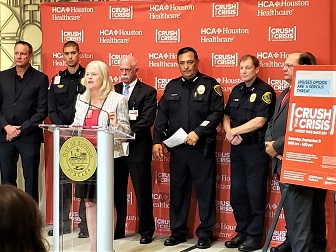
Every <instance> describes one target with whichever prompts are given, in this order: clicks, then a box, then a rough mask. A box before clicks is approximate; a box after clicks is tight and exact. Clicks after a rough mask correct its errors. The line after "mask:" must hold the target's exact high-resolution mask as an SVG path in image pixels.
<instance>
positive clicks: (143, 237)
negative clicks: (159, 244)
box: [140, 235, 153, 244]
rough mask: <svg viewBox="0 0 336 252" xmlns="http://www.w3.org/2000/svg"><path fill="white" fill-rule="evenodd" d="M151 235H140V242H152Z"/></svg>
mask: <svg viewBox="0 0 336 252" xmlns="http://www.w3.org/2000/svg"><path fill="white" fill-rule="evenodd" d="M152 240H153V239H152V237H151V236H149V235H141V238H140V244H148V243H151V242H152Z"/></svg>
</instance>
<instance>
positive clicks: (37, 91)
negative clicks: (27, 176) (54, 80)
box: [0, 66, 49, 143]
mask: <svg viewBox="0 0 336 252" xmlns="http://www.w3.org/2000/svg"><path fill="white" fill-rule="evenodd" d="M15 76H16V69H15V67H14V68H11V69H8V70H5V71H2V72H0V130H1V131H0V142H7V140H6V135H7V133H6V131H5V129H4V127H5V126H6V125H8V124H10V125H16V126H21V134H20V135H19V136H18V137H16V138H14V139H13V141H18V142H25V143H27V142H28V143H37V142H43V131H42V129H41V128H39V127H38V125H39V124H40V123H42V122H43V120H44V119H45V118H46V117H47V114H48V104H47V92H48V86H49V81H48V76H47V75H45V74H44V73H42V72H40V71H38V70H36V69H34V68H33V67H32V66H29V68H28V69H27V71H26V72H25V74H24V78H23V82H22V84H21V86H20V88H19V90H17V92H15Z"/></svg>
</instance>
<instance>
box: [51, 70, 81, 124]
mask: <svg viewBox="0 0 336 252" xmlns="http://www.w3.org/2000/svg"><path fill="white" fill-rule="evenodd" d="M84 74H85V68H83V67H82V66H81V65H79V67H78V69H77V71H76V72H75V73H74V74H71V73H70V72H69V71H68V69H66V70H64V71H60V72H59V74H58V75H55V76H54V77H53V79H52V82H51V84H50V89H49V91H48V105H49V108H48V110H49V117H50V119H51V121H52V123H54V124H59V125H70V124H71V123H72V122H73V119H74V117H75V112H76V110H75V103H76V97H77V94H78V86H79V85H80V81H81V78H82V77H84ZM56 76H60V78H61V79H60V81H59V83H58V82H57V81H55V77H56Z"/></svg>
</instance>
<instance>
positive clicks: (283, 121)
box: [265, 53, 326, 252]
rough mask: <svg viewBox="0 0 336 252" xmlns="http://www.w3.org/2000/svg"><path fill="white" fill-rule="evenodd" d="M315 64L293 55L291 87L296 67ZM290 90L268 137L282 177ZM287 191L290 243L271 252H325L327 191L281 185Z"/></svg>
mask: <svg viewBox="0 0 336 252" xmlns="http://www.w3.org/2000/svg"><path fill="white" fill-rule="evenodd" d="M314 64H316V60H315V57H314V56H313V55H312V54H310V53H292V54H290V55H289V56H288V58H287V59H286V61H285V65H284V68H283V71H284V79H285V80H286V81H287V82H288V83H289V85H290V87H291V85H292V79H293V67H294V66H297V65H314ZM290 87H288V88H286V89H285V90H284V91H283V92H282V93H281V94H280V95H279V97H278V99H277V102H276V104H275V112H274V115H273V117H272V119H271V121H270V122H269V124H268V128H267V131H266V136H265V146H266V152H267V153H268V154H269V155H270V156H271V158H272V169H273V173H276V174H278V175H280V174H281V166H282V157H283V150H284V141H285V133H286V125H287V114H288V103H289V93H290ZM286 187H287V190H288V192H287V196H286V198H285V201H284V206H283V208H284V211H285V219H286V225H287V234H286V240H285V241H284V242H283V243H282V244H280V245H279V246H278V247H274V248H271V250H270V251H271V252H291V251H295V252H312V251H314V252H320V251H321V252H322V251H323V252H325V249H326V239H325V215H324V214H325V213H324V201H325V196H326V190H322V189H317V188H311V187H305V186H298V185H291V184H289V185H288V184H283V183H280V190H281V192H282V193H283V191H284V189H285V188H286ZM317 219H318V221H316V220H317Z"/></svg>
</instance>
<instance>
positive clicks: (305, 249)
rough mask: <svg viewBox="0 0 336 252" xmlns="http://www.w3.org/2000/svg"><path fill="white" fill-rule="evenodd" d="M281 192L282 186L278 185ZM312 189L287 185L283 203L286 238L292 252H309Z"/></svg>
mask: <svg viewBox="0 0 336 252" xmlns="http://www.w3.org/2000/svg"><path fill="white" fill-rule="evenodd" d="M280 190H281V192H283V190H284V185H283V184H282V183H280ZM313 192H314V189H313V188H311V187H306V186H297V185H288V192H287V196H286V199H285V201H284V205H283V209H284V212H285V219H286V226H287V237H288V239H289V243H290V245H291V247H292V251H293V252H309V251H310V250H309V246H310V241H311V218H312V206H313Z"/></svg>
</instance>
